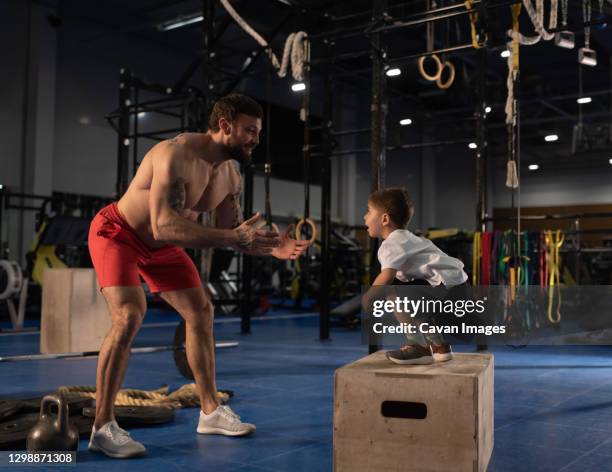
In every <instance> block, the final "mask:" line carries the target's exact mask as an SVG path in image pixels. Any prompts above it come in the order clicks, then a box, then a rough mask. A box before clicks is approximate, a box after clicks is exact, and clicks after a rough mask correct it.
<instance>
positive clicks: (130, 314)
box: [94, 287, 146, 429]
mask: <svg viewBox="0 0 612 472" xmlns="http://www.w3.org/2000/svg"><path fill="white" fill-rule="evenodd" d="M102 294H103V295H104V298H105V299H106V304H107V305H108V309H109V311H110V315H111V318H112V326H111V329H110V331H109V332H108V334H107V335H106V338H105V339H104V342H103V343H102V347H101V348H100V355H99V357H98V371H97V376H96V420H95V423H94V427H95V428H96V429H99V428H100V427H101V426H103V425H105V424H106V423H108V422H109V421H113V420H114V419H115V415H114V408H113V405H114V403H115V398H116V396H117V392H118V391H119V389H120V388H121V384H122V383H123V378H124V376H125V372H126V370H127V365H128V360H129V358H130V349H131V346H132V341H133V340H134V337H135V336H136V333H137V332H138V330H139V329H140V326H141V324H142V320H143V318H144V314H145V311H146V299H145V294H144V291H143V289H142V288H141V287H107V288H104V289H103V290H102Z"/></svg>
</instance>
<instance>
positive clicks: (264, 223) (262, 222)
mask: <svg viewBox="0 0 612 472" xmlns="http://www.w3.org/2000/svg"><path fill="white" fill-rule="evenodd" d="M267 224H268V223H266V222H265V221H261V222H260V223H257V225H255V229H261V228H263V227H264V226H266V225H267ZM270 228H271V229H272V231H275V232H277V233H280V231H279V230H278V226H276V223H270Z"/></svg>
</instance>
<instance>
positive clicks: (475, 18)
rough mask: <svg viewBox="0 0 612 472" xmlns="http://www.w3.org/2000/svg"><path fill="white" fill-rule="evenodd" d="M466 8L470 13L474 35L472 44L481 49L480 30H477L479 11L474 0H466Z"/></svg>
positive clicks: (471, 29) (471, 30) (471, 32)
mask: <svg viewBox="0 0 612 472" xmlns="http://www.w3.org/2000/svg"><path fill="white" fill-rule="evenodd" d="M464 3H465V9H466V10H467V11H469V12H470V13H469V14H468V16H469V17H470V34H471V36H472V46H473V47H474V48H475V49H480V48H481V45H480V43H479V42H478V32H477V31H476V23H477V22H478V13H477V12H476V11H475V10H474V5H473V4H474V0H465V2H464Z"/></svg>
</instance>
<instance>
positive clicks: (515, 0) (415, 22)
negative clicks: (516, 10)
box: [369, 0, 521, 33]
mask: <svg viewBox="0 0 612 472" xmlns="http://www.w3.org/2000/svg"><path fill="white" fill-rule="evenodd" d="M479 3H480V2H474V5H476V4H479ZM520 3H521V0H511V1H507V2H503V3H497V4H494V5H487V6H486V7H485V8H486V9H487V10H493V9H496V8H503V7H508V6H511V5H517V4H520ZM458 8H465V4H464V3H458V4H455V5H451V6H447V7H441V8H439V9H437V10H430V11H427V12H423V13H417V14H416V15H411V16H408V17H406V18H404V19H399V20H397V21H395V22H394V23H393V24H390V25H384V26H379V27H378V28H374V29H373V30H371V31H369V32H370V33H381V32H383V31H391V30H394V29H399V28H406V27H410V26H419V25H423V24H427V23H432V22H434V21H440V20H446V19H448V18H454V17H458V16H464V15H468V14H470V13H479V10H478V9H475V10H467V9H465V10H462V11H458V12H451V13H443V12H444V11H449V10H456V9H458ZM437 12H441V13H442V14H440V15H437V16H425V17H424V18H420V17H422V16H424V15H431V14H436V13H437ZM412 18H415V19H412Z"/></svg>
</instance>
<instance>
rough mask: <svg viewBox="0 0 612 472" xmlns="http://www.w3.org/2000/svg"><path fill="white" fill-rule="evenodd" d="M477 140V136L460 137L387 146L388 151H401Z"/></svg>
mask: <svg viewBox="0 0 612 472" xmlns="http://www.w3.org/2000/svg"><path fill="white" fill-rule="evenodd" d="M475 141H476V138H471V139H459V140H454V141H433V142H430V143H414V144H401V145H399V146H387V151H399V150H401V149H419V148H423V147H437V146H453V145H455V144H467V143H471V142H475Z"/></svg>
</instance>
